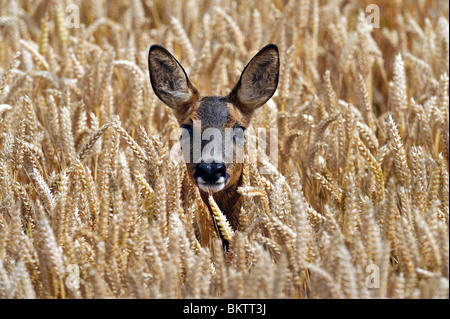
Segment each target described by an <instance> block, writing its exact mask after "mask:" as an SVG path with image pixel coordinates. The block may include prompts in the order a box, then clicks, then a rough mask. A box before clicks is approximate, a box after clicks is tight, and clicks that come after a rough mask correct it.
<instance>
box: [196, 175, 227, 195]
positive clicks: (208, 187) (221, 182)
mask: <svg viewBox="0 0 450 319" xmlns="http://www.w3.org/2000/svg"><path fill="white" fill-rule="evenodd" d="M197 185H198V188H200V189H201V190H202V191H204V192H208V193H209V192H211V193H215V192H219V191H221V190H222V189H224V188H225V178H224V177H221V178H219V179H218V180H217V181H216V182H215V183H214V184H210V183H206V182H205V181H204V180H203V178H201V177H198V178H197Z"/></svg>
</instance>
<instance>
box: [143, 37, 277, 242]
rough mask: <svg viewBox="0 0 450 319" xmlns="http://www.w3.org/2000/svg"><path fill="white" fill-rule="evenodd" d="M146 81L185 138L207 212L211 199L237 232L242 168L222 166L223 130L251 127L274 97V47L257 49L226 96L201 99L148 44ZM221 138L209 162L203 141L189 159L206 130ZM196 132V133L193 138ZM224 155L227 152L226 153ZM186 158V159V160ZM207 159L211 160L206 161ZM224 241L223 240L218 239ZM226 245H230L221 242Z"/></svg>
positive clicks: (179, 70)
mask: <svg viewBox="0 0 450 319" xmlns="http://www.w3.org/2000/svg"><path fill="white" fill-rule="evenodd" d="M148 64H149V71H150V81H151V84H152V87H153V90H154V92H155V94H156V95H157V96H158V98H159V99H160V100H161V101H162V102H164V103H165V104H166V105H167V106H169V107H170V108H172V109H173V111H174V115H175V117H176V118H177V120H178V122H179V124H180V127H181V128H183V129H184V130H183V131H184V133H183V134H182V136H181V144H182V150H183V153H184V154H186V153H187V156H185V162H186V166H187V172H188V176H189V178H190V179H191V180H192V181H193V182H194V183H195V185H197V186H198V188H199V190H200V194H201V197H202V200H203V201H204V203H205V204H206V205H207V206H208V208H209V210H210V212H211V207H210V205H209V201H208V196H209V194H212V196H213V198H214V200H215V201H216V203H217V205H218V206H219V208H220V209H221V211H222V212H223V213H224V214H225V215H226V217H227V219H228V221H229V222H230V224H231V226H232V228H233V229H235V230H236V229H238V227H239V212H240V207H241V202H242V199H241V195H240V194H238V192H237V188H238V187H239V186H240V184H241V182H242V181H241V179H242V169H243V163H242V161H241V162H237V161H231V162H226V161H225V160H224V156H223V155H227V154H226V152H225V148H224V147H223V145H226V144H227V142H226V141H224V139H225V136H226V133H225V134H223V133H224V132H225V131H226V130H227V129H236V130H237V131H239V130H240V132H241V135H242V136H243V131H244V130H245V129H246V128H247V127H248V126H249V125H250V121H251V117H252V115H253V112H254V111H255V110H256V109H257V108H259V107H261V106H262V105H264V103H266V102H267V101H268V100H269V99H270V98H271V97H272V95H273V94H274V93H275V90H276V88H277V85H278V76H279V67H280V61H279V54H278V48H277V46H276V45H274V44H269V45H267V46H265V47H264V48H262V49H261V51H259V52H258V53H257V54H256V55H255V56H254V57H253V59H252V60H251V61H250V62H249V63H248V64H247V66H246V67H245V69H244V71H243V72H242V74H241V77H240V79H239V81H238V82H237V84H236V86H235V87H234V88H233V89H232V90H231V92H230V93H229V94H228V95H227V96H200V94H199V93H198V91H197V89H196V88H195V87H194V86H193V85H192V83H191V82H190V81H189V79H188V76H187V74H186V72H185V70H184V69H183V67H182V66H181V64H180V63H179V62H178V61H177V60H176V59H175V57H174V56H172V54H170V53H169V51H167V50H166V49H165V48H163V47H162V46H160V45H152V46H151V47H150V51H149V57H148ZM211 128H213V129H215V130H216V131H219V132H220V133H222V134H221V135H219V138H221V140H219V141H217V137H216V135H214V140H215V141H216V142H218V143H219V144H220V143H221V144H220V145H222V147H219V148H218V149H217V150H216V151H215V152H214V153H215V154H213V155H212V157H209V155H210V154H209V153H208V154H207V155H208V156H205V155H204V154H203V153H204V152H203V151H204V148H205V147H206V145H205V141H204V140H203V139H201V141H199V142H198V144H197V149H198V148H201V149H200V151H201V154H202V156H201V157H199V156H197V157H196V156H195V154H194V158H193V157H192V154H193V153H194V152H195V148H196V146H195V142H196V138H197V139H200V136H201V135H202V134H203V133H205V132H206V130H207V129H211ZM196 132H197V134H196ZM244 142H245V138H242V139H241V140H240V142H239V141H237V140H236V139H234V140H231V144H233V143H234V145H233V147H236V148H239V147H240V148H241V149H242V150H243V149H244V147H245V146H244ZM227 151H229V150H228V149H227ZM186 157H189V159H190V160H186ZM206 157H209V158H206ZM222 239H223V238H222ZM224 243H225V245H226V246H228V243H227V242H226V241H225V240H224Z"/></svg>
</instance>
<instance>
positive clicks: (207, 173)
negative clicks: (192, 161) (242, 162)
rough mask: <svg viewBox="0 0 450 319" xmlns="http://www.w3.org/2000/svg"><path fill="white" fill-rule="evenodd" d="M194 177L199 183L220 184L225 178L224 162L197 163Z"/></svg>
mask: <svg viewBox="0 0 450 319" xmlns="http://www.w3.org/2000/svg"><path fill="white" fill-rule="evenodd" d="M194 178H195V180H196V181H197V183H199V184H220V183H224V182H226V180H227V170H226V167H225V164H224V163H214V162H213V163H203V162H202V163H198V164H197V165H196V167H195V173H194Z"/></svg>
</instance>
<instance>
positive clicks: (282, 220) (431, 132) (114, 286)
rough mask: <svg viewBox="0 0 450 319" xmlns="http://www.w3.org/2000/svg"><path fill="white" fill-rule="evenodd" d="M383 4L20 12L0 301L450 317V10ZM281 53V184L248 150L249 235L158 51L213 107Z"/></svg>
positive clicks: (28, 5) (3, 141)
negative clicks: (204, 159)
mask: <svg viewBox="0 0 450 319" xmlns="http://www.w3.org/2000/svg"><path fill="white" fill-rule="evenodd" d="M370 3H373V4H376V5H378V6H379V8H380V15H381V19H380V25H379V26H376V25H372V24H371V23H370V21H369V20H368V19H367V18H366V15H367V14H366V15H365V10H366V7H365V6H366V5H368V4H369V2H368V1H356V0H355V1H353V0H352V1H347V3H346V5H345V6H342V5H340V2H339V1H325V2H322V1H318V0H302V1H300V2H299V3H297V1H295V0H262V1H261V0H249V1H231V0H218V1H207V0H187V1H176V0H172V1H160V0H155V1H141V0H138V1H132V2H131V3H129V2H128V1H121V0H117V1H105V2H100V1H98V2H97V1H93V2H91V1H84V0H79V1H73V2H72V1H70V0H62V1H47V0H42V1H16V2H6V1H3V2H2V6H1V7H0V43H1V46H0V298H111V297H112V298H449V284H448V280H449V199H448V198H449V158H448V156H449V137H448V134H449V113H448V107H449V98H448V92H449V59H448V52H449V24H448V18H449V6H448V2H447V1H444V0H442V1H420V2H415V1H387V0H377V1H371V2H370ZM69 5H75V6H76V7H77V8H78V9H79V10H78V11H79V17H78V18H79V19H74V20H73V21H72V20H70V18H73V17H70V16H67V13H68V12H70V10H69V11H66V8H69V7H68V6H69ZM429 6H431V7H429ZM431 12H434V14H431ZM67 20H70V21H67ZM76 20H79V21H80V25H74V24H73V22H74V21H76ZM271 42H273V43H275V44H277V45H278V47H279V49H280V57H281V69H280V82H279V85H278V91H277V93H276V94H275V96H274V97H273V98H272V99H271V100H270V101H269V102H268V103H267V104H266V105H265V106H264V107H263V108H262V109H261V110H259V111H258V112H257V114H256V115H255V117H254V119H253V122H252V126H253V127H254V128H266V129H269V128H271V127H276V128H278V144H279V145H278V148H279V150H280V152H279V161H278V166H277V167H275V166H273V165H272V164H271V163H270V161H269V157H268V154H266V153H265V152H261V151H259V150H257V149H251V148H249V149H248V153H249V155H247V156H246V158H245V163H244V173H243V178H242V179H243V184H242V185H241V187H240V188H239V189H238V192H239V193H240V194H242V195H243V196H244V202H243V205H242V208H241V212H240V220H241V222H240V228H239V229H232V228H231V226H230V224H229V222H228V221H227V219H226V215H225V214H224V212H221V211H220V209H219V207H218V206H217V205H216V204H215V202H214V200H213V199H212V197H210V198H209V204H210V205H211V208H212V212H213V215H210V214H209V212H208V209H207V207H206V205H205V204H204V203H203V202H202V200H201V198H200V194H199V192H198V189H197V188H196V187H195V185H193V184H192V183H191V182H190V181H189V179H188V178H187V175H186V172H185V166H184V165H182V164H178V163H176V162H174V161H172V159H171V154H170V152H171V149H172V147H173V145H174V141H173V138H171V134H172V132H173V131H174V130H176V129H177V124H176V120H175V118H174V116H173V115H172V113H171V111H170V109H169V108H167V107H166V106H164V105H163V104H162V103H161V102H160V101H159V100H158V99H157V98H156V96H155V95H154V93H153V91H152V89H151V85H150V81H149V78H148V65H147V53H148V48H149V46H150V45H151V44H154V43H159V44H161V45H163V46H165V47H166V48H168V49H169V50H170V51H171V52H173V53H174V55H175V56H176V57H177V58H178V59H179V60H180V62H181V64H182V65H183V66H184V67H185V68H186V71H187V73H188V74H189V77H190V78H191V80H192V82H193V83H194V85H195V86H196V87H198V88H199V89H201V92H202V94H205V95H206V94H211V95H215V94H227V92H229V90H230V89H231V88H232V86H233V85H234V84H235V83H236V81H237V80H238V79H239V76H240V72H241V71H242V69H243V67H244V66H245V63H247V61H248V59H249V58H251V56H253V55H254V54H255V53H256V52H257V51H258V50H259V49H260V48H261V47H262V46H263V45H264V44H266V43H271ZM249 131H250V132H249V134H248V135H249V136H247V138H248V140H249V141H256V140H257V139H258V137H257V136H256V133H252V131H251V130H249ZM253 132H254V131H253ZM260 168H264V169H265V171H266V172H270V173H269V174H261V173H260ZM215 225H217V226H218V227H216V226H215ZM219 233H221V234H222V236H223V237H224V238H226V239H227V240H228V241H229V242H230V246H229V250H228V251H227V252H226V253H225V252H224V250H223V247H222V245H221V242H220V240H219ZM370 270H373V272H371V271H370ZM374 276H375V277H376V278H375V279H374ZM372 279H374V280H373V281H371V280H372Z"/></svg>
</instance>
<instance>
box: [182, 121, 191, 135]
mask: <svg viewBox="0 0 450 319" xmlns="http://www.w3.org/2000/svg"><path fill="white" fill-rule="evenodd" d="M180 128H181V129H182V130H183V131H182V132H181V137H183V135H184V134H185V132H187V133H188V134H189V135H190V136H192V126H190V125H188V124H183V125H181V126H180ZM181 137H180V138H181Z"/></svg>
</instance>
